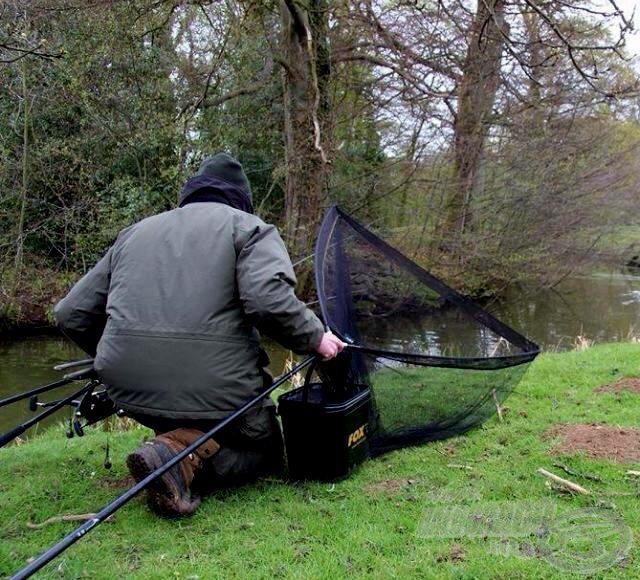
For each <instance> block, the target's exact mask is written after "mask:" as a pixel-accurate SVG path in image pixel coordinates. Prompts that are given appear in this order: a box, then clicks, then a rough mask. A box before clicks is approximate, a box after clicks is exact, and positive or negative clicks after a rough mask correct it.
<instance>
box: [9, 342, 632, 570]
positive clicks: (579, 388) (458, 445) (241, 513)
mask: <svg viewBox="0 0 640 580" xmlns="http://www.w3.org/2000/svg"><path fill="white" fill-rule="evenodd" d="M626 375H640V345H639V344H617V345H604V346H597V347H594V348H591V349H589V350H586V351H582V352H570V353H563V354H548V355H543V356H541V357H539V359H538V360H537V361H536V362H535V363H534V364H533V365H532V366H531V368H530V370H529V372H528V374H527V375H526V376H525V378H524V380H523V381H522V383H521V384H520V385H519V386H518V388H517V389H516V391H515V392H514V393H513V394H512V395H511V396H510V397H509V398H508V399H507V401H506V402H505V405H506V406H507V407H508V411H507V413H506V416H505V420H504V422H502V423H501V422H499V421H498V420H497V419H496V418H495V417H493V418H491V419H489V420H488V421H487V422H486V423H485V424H484V425H483V426H482V427H481V428H477V429H475V430H472V431H470V432H468V433H467V434H466V435H463V436H459V437H455V438H452V439H447V440H444V441H438V442H434V443H430V444H427V445H424V446H422V447H417V448H412V449H404V450H400V451H396V452H393V453H390V454H388V455H385V456H382V457H380V458H377V459H375V460H370V461H368V462H366V463H365V464H364V465H363V466H361V468H360V469H359V470H358V471H357V472H356V473H355V474H354V475H353V476H352V477H350V478H349V479H347V480H345V481H342V482H339V483H336V484H335V485H332V484H325V483H305V484H287V483H284V482H280V481H262V482H259V483H257V484H255V485H252V486H248V487H244V488H240V489H235V490H228V491H225V492H221V493H218V494H217V495H214V496H212V497H210V498H208V499H206V500H205V501H204V502H203V504H202V506H201V508H200V510H199V511H198V512H197V514H196V515H195V516H193V517H192V518H189V519H184V520H181V521H167V520H163V519H160V518H157V517H155V516H153V515H152V514H150V513H149V512H148V511H147V510H146V507H145V505H144V502H143V501H142V499H140V498H136V499H134V500H133V501H132V502H131V503H130V504H129V505H127V506H125V507H124V508H123V509H122V510H120V511H119V512H118V513H117V515H116V517H115V521H113V522H108V523H104V524H102V525H101V526H99V527H98V528H96V529H95V530H94V531H92V532H91V533H90V534H89V535H88V536H86V537H85V538H83V539H82V540H81V541H80V542H79V543H77V544H76V545H75V546H73V547H72V548H71V549H69V550H68V551H67V552H66V553H65V554H63V555H62V556H61V557H60V558H58V559H57V560H56V561H54V562H53V563H52V564H50V565H49V566H48V567H47V568H46V569H45V571H44V572H42V573H41V577H49V578H59V577H63V578H79V577H91V578H124V577H127V578H196V577H197V578H235V577H238V578H246V577H251V578H303V577H304V578H334V579H335V578H347V577H353V576H355V577H369V578H565V577H566V578H569V577H572V576H571V575H568V574H564V573H562V572H560V571H559V570H557V569H556V568H554V567H553V566H551V565H550V564H549V563H547V562H546V561H545V560H544V559H543V558H541V557H536V555H535V553H533V552H532V551H531V550H530V549H529V550H528V549H527V546H529V547H530V546H531V543H530V542H531V541H534V539H532V538H526V537H525V538H517V539H516V542H518V543H517V544H516V546H517V549H518V550H520V552H519V553H518V554H517V555H514V553H513V551H512V552H509V551H508V550H506V551H505V550H503V552H504V554H503V555H496V554H495V552H496V543H495V541H493V540H491V538H482V537H461V538H457V539H455V540H454V539H446V538H443V539H428V538H422V537H418V536H417V535H416V529H417V526H418V522H419V521H420V518H421V515H422V513H423V510H424V509H425V508H433V507H435V506H444V505H447V504H462V505H465V506H468V507H472V506H474V505H476V504H477V505H480V504H483V505H487V504H486V503H485V502H507V501H510V502H513V501H524V500H535V501H542V500H545V499H548V500H549V501H551V502H553V503H554V505H556V506H557V510H558V511H559V512H562V511H564V510H568V509H572V508H581V507H603V508H607V509H610V510H612V511H613V512H615V513H617V514H619V515H620V516H621V517H622V518H624V520H625V521H626V523H627V524H628V525H629V526H630V527H631V529H632V530H633V534H634V536H635V544H634V546H633V548H632V550H631V552H630V553H629V555H628V557H627V558H626V559H625V561H624V562H623V563H621V564H618V565H616V566H614V567H612V568H609V569H607V570H605V571H604V572H599V573H597V574H595V575H594V576H593V577H596V578H629V577H633V576H634V572H633V570H636V572H637V570H638V561H639V560H640V549H639V548H638V540H640V509H639V507H638V506H639V502H638V493H639V492H640V482H638V481H637V480H638V478H636V480H635V481H634V479H633V478H630V477H625V472H626V471H627V470H629V469H638V466H634V465H628V464H627V465H619V464H614V463H611V462H609V461H605V460H592V459H588V458H586V457H584V456H571V457H560V458H558V457H555V456H551V455H549V454H548V451H549V449H550V448H551V447H552V446H553V443H554V442H553V441H550V440H547V439H544V438H543V437H542V433H543V432H544V430H545V429H546V428H547V427H549V426H550V425H553V424H555V423H565V422H566V423H587V422H607V423H610V424H619V425H626V426H633V425H636V426H637V425H638V408H639V401H640V400H639V399H638V395H633V394H630V393H620V394H610V393H605V394H601V395H594V394H593V393H592V389H593V387H595V386H597V385H600V384H603V383H607V382H611V381H613V380H615V379H617V378H619V377H621V376H626ZM59 431H60V432H49V433H48V434H46V435H45V436H40V437H38V438H36V439H35V440H33V441H31V442H29V443H27V444H25V445H21V446H17V447H10V448H7V449H2V450H0V530H1V531H0V576H3V575H7V574H9V573H11V572H12V571H15V570H17V569H18V568H20V566H22V565H23V564H24V563H25V562H26V560H27V558H29V557H30V556H33V555H34V554H36V553H38V552H39V551H40V550H42V549H43V548H45V547H46V546H48V545H49V544H51V543H52V542H54V541H55V540H56V539H58V538H60V537H61V535H63V534H64V533H66V532H68V531H70V530H71V529H73V527H74V524H72V523H56V524H52V525H50V526H47V527H45V528H43V529H40V530H30V529H28V528H27V527H26V525H25V524H26V522H28V521H29V520H31V521H33V522H41V521H43V520H45V519H47V518H49V517H51V516H55V515H60V514H65V513H83V512H90V511H94V510H95V509H97V508H99V507H101V506H102V505H103V504H105V503H106V502H107V501H109V500H110V499H111V498H113V497H115V495H117V493H119V491H121V490H122V489H123V488H117V487H116V488H114V487H112V486H109V485H107V483H106V480H107V478H111V479H115V478H117V477H121V476H123V475H124V474H125V469H124V467H123V464H124V458H125V456H126V454H127V452H128V451H130V450H131V449H132V448H134V447H135V446H136V445H137V444H138V442H139V441H140V440H141V438H142V436H143V435H144V434H145V433H146V432H145V431H143V430H133V431H129V432H124V433H117V434H114V435H111V441H110V444H111V448H112V456H113V461H114V469H113V472H112V473H108V472H105V471H104V469H103V468H102V460H103V456H104V451H103V446H104V444H105V441H106V434H105V433H103V432H99V431H98V432H91V433H90V434H88V435H87V437H85V438H84V439H74V440H66V439H65V438H64V436H63V435H62V432H61V430H59ZM556 461H562V462H563V463H564V464H565V465H568V466H570V467H571V469H573V470H574V471H575V472H578V473H589V474H595V475H597V476H599V477H600V478H601V481H591V480H589V479H584V478H582V477H580V476H567V475H566V474H564V473H563V472H562V471H560V470H559V469H557V468H555V467H553V463H554V462H556ZM539 467H545V468H547V469H549V470H551V471H553V472H555V473H557V474H558V475H564V476H565V477H568V478H569V479H572V480H574V481H576V482H577V483H580V484H582V485H583V486H585V487H587V488H588V489H590V490H591V491H592V495H590V496H574V495H566V494H562V493H559V492H558V491H556V490H553V489H549V488H548V487H547V486H545V480H544V478H542V477H541V476H540V475H537V474H536V470H537V469H538V468H539ZM523 505H524V504H523ZM535 517H536V514H535V513H532V514H531V518H532V519H535ZM454 542H455V543H456V544H458V545H459V549H461V550H462V552H463V555H462V556H461V558H460V559H456V558H451V557H450V554H451V550H452V544H453V543H454ZM509 545H510V544H505V543H504V542H503V543H501V544H499V545H498V547H500V546H502V547H504V546H509ZM511 547H512V546H511ZM455 550H458V547H457V546H456V547H455V548H454V551H455Z"/></svg>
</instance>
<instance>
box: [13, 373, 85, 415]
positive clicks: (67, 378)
mask: <svg viewBox="0 0 640 580" xmlns="http://www.w3.org/2000/svg"><path fill="white" fill-rule="evenodd" d="M92 374H93V367H87V368H85V369H80V370H79V371H75V372H73V373H69V374H66V375H64V376H63V377H62V378H61V379H60V380H59V381H55V382H53V383H49V384H48V385H42V386H41V387H36V388H35V389H31V390H30V391H24V392H22V393H17V394H15V395H11V396H9V397H6V398H4V399H0V407H4V406H6V405H11V403H15V402H17V401H22V399H28V398H29V397H32V396H33V395H39V394H40V393H46V392H47V391H51V390H53V389H57V388H58V387H63V386H64V385H68V384H69V383H72V382H73V381H79V380H83V379H88V378H90V377H91V376H92Z"/></svg>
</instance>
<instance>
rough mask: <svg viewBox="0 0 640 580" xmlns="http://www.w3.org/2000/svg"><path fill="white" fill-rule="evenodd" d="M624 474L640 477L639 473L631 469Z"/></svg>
mask: <svg viewBox="0 0 640 580" xmlns="http://www.w3.org/2000/svg"><path fill="white" fill-rule="evenodd" d="M626 474H627V475H635V476H636V477H640V471H634V470H633V469H630V470H629V471H627V473H626Z"/></svg>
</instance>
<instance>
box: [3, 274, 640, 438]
mask: <svg viewBox="0 0 640 580" xmlns="http://www.w3.org/2000/svg"><path fill="white" fill-rule="evenodd" d="M488 309H489V310H490V311H491V312H492V313H493V314H494V315H495V316H497V317H498V318H500V319H501V320H502V321H504V322H506V323H507V324H509V325H510V326H513V327H514V328H515V329H516V330H518V331H520V332H521V333H523V334H525V335H526V336H527V337H529V338H530V339H532V340H533V341H535V342H537V343H538V344H540V346H542V348H543V349H544V350H567V349H571V348H573V347H574V346H575V343H576V340H577V337H585V338H586V339H589V340H591V341H594V342H618V341H625V340H630V339H631V338H633V337H640V272H638V273H634V272H632V271H625V272H614V273H606V274H594V275H590V276H581V277H573V278H570V279H567V280H565V281H564V282H563V283H561V284H560V285H558V286H557V287H556V288H555V289H554V290H553V291H550V290H547V291H542V292H540V291H538V292H535V293H534V292H528V291H527V289H526V287H525V288H521V289H514V290H512V291H511V292H510V293H509V294H508V295H507V296H506V297H505V299H504V300H502V301H501V302H499V303H497V302H496V303H494V304H491V305H489V306H488ZM412 332H413V331H412V330H411V326H408V325H406V324H402V325H398V328H397V333H398V337H399V338H401V339H404V340H412V341H413V339H414V337H413V336H409V334H410V333H412ZM464 332H465V329H464V326H459V327H457V328H456V333H457V336H459V335H460V333H464ZM472 332H473V331H472V330H469V335H468V336H465V337H461V338H462V339H463V340H464V341H466V342H467V343H472V342H473V341H475V340H480V339H479V338H476V335H475V334H472ZM403 333H404V336H403ZM420 338H421V340H423V338H424V337H420ZM444 338H445V337H444V336H438V334H437V332H435V333H431V336H429V347H430V348H431V351H432V352H434V353H437V352H438V351H439V350H440V347H439V343H441V342H443V341H444ZM434 345H435V346H434ZM267 347H268V350H269V351H270V355H271V359H272V364H271V370H272V373H273V374H276V375H277V374H279V373H280V372H281V371H282V369H283V366H284V361H285V358H286V353H285V352H284V351H283V350H282V349H281V348H279V347H278V346H277V345H274V344H268V345H267ZM78 358H84V355H83V353H82V352H81V351H80V350H79V349H77V348H76V347H74V346H73V345H72V344H70V343H69V342H68V341H66V340H64V339H63V338H61V337H52V336H41V337H29V338H21V339H13V340H4V341H2V340H0V398H3V397H5V396H7V395H9V394H12V393H15V392H20V391H22V390H25V389H27V388H29V387H32V386H36V385H40V384H44V383H47V382H50V381H54V380H56V379H58V378H60V375H61V373H58V372H56V371H54V370H53V369H52V367H53V366H54V365H55V364H58V363H60V362H64V361H68V360H74V359H78ZM79 386H80V385H77V386H75V387H70V388H69V389H67V390H66V391H65V390H64V389H60V390H59V391H56V393H64V392H73V389H74V388H79ZM31 415H32V414H31V413H30V412H29V411H28V409H27V405H26V402H25V403H15V404H14V405H11V406H9V407H5V408H1V409H0V432H2V431H4V430H6V429H8V428H9V427H10V426H11V425H13V424H15V423H17V422H18V421H23V420H25V419H26V418H28V417H30V416H31ZM64 417H68V413H66V412H65V413H64V414H63V413H59V414H58V415H56V417H55V418H54V419H52V421H61V420H62V419H64Z"/></svg>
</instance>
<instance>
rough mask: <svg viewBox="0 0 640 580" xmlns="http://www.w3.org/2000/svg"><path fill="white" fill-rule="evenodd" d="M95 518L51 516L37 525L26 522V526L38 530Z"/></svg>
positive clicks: (81, 515)
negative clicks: (59, 523) (60, 523)
mask: <svg viewBox="0 0 640 580" xmlns="http://www.w3.org/2000/svg"><path fill="white" fill-rule="evenodd" d="M94 517H96V514H63V515H60V516H53V517H50V518H49V519H47V520H45V521H44V522H41V523H39V524H34V523H33V522H27V524H26V526H27V527H28V528H29V529H30V530H39V529H40V528H44V527H45V526H48V525H50V524H57V523H58V522H86V521H87V520H90V519H91V518H94ZM112 517H113V516H111V517H108V518H107V520H111V518H112Z"/></svg>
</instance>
